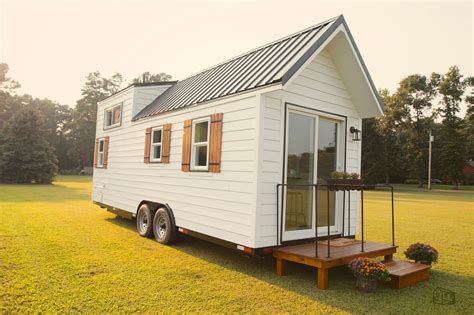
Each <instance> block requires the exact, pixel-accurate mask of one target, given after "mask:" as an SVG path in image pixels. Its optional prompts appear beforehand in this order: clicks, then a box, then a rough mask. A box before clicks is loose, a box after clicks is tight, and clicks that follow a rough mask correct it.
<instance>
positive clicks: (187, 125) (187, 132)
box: [181, 119, 193, 172]
mask: <svg viewBox="0 0 474 315" xmlns="http://www.w3.org/2000/svg"><path fill="white" fill-rule="evenodd" d="M192 125H193V121H192V120H191V119H188V120H185V121H184V126H183V156H182V158H181V170H182V171H183V172H189V165H190V163H191V130H192V128H191V127H192Z"/></svg>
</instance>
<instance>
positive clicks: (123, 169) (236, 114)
mask: <svg viewBox="0 0 474 315" xmlns="http://www.w3.org/2000/svg"><path fill="white" fill-rule="evenodd" d="M256 109H257V108H256V98H255V97H249V98H244V99H240V100H237V101H227V102H221V103H220V104H219V103H217V102H216V105H215V106H213V105H212V104H208V105H201V106H198V107H193V108H190V109H185V110H178V111H175V112H170V113H167V114H163V115H159V116H155V117H152V118H149V119H143V120H139V121H137V122H133V123H132V122H131V118H132V114H131V99H130V101H124V112H123V118H124V120H123V125H122V127H121V128H118V129H113V130H109V131H106V132H104V131H102V129H101V128H98V130H97V133H98V134H99V135H100V134H105V133H106V134H107V135H108V136H109V137H110V147H109V164H108V168H107V170H105V171H104V170H96V172H95V175H94V184H95V186H97V187H100V186H101V185H104V186H105V188H103V195H102V198H101V200H102V202H103V203H105V204H108V205H111V206H115V207H118V208H121V209H124V210H126V211H130V212H135V211H136V208H137V206H138V204H139V203H140V202H141V201H142V200H153V201H159V202H165V203H169V205H170V206H171V208H172V209H173V213H174V215H175V218H176V223H177V225H178V226H181V227H184V228H187V229H190V230H194V231H197V232H200V233H204V234H207V235H210V236H213V237H217V238H220V239H224V240H227V241H230V242H234V243H238V244H241V245H245V246H252V247H253V237H254V235H253V231H254V221H253V216H254V212H255V207H256V192H255V183H256V162H255V155H256V152H255V147H256V143H255V135H256ZM218 112H221V113H223V114H224V115H223V125H222V158H221V173H207V172H201V173H200V172H188V173H185V172H182V171H181V156H182V135H183V122H184V120H186V119H196V118H201V117H206V116H209V115H210V114H213V113H218ZM98 115H100V110H99V113H98ZM101 119H102V117H99V121H100V120H101ZM165 123H171V124H172V127H171V145H170V163H169V164H161V163H150V164H144V163H143V148H144V145H145V143H144V141H145V129H146V128H149V127H154V126H160V125H163V124H165ZM94 191H97V192H96V193H95V194H94V200H98V199H99V198H100V196H99V193H98V191H100V189H96V188H94ZM98 201H100V200H98Z"/></svg>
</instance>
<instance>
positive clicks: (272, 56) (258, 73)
mask: <svg viewBox="0 0 474 315" xmlns="http://www.w3.org/2000/svg"><path fill="white" fill-rule="evenodd" d="M336 20H337V21H340V22H341V23H342V22H343V21H344V18H343V17H342V15H341V16H339V17H336V18H333V19H330V20H328V21H325V22H322V23H320V24H317V25H315V26H312V27H310V28H307V29H305V30H303V31H300V32H297V33H295V34H292V35H289V36H287V37H284V38H282V39H279V40H277V41H274V42H272V43H269V44H267V45H264V46H261V47H259V48H257V49H254V50H252V51H250V52H247V53H245V54H242V55H240V56H237V57H235V58H233V59H230V60H228V61H225V62H223V63H220V64H218V65H216V66H214V67H211V68H208V69H206V70H204V71H201V72H198V73H197V74H194V75H192V76H190V77H188V78H186V79H184V80H182V81H178V82H177V83H176V84H174V85H173V86H171V87H170V88H168V89H167V90H166V91H165V92H164V93H163V94H161V95H159V96H158V97H157V98H156V99H155V100H154V101H153V102H152V103H151V104H150V105H148V106H147V107H145V108H144V109H143V110H142V111H140V112H139V113H138V114H137V115H135V117H133V120H138V119H142V118H145V117H149V116H154V115H158V114H160V113H164V112H168V111H172V110H176V109H180V108H183V107H187V106H191V105H195V104H198V103H202V102H206V101H210V100H214V99H217V98H220V97H224V96H228V95H232V94H236V93H240V92H244V91H248V90H252V89H255V88H260V87H263V86H266V85H271V84H274V83H277V82H281V81H282V80H283V81H285V80H286V79H287V78H288V77H289V76H291V75H292V74H294V72H295V71H296V70H297V68H299V66H301V64H302V63H303V62H304V61H305V60H306V59H307V58H309V57H305V56H309V55H310V54H312V52H314V51H315V50H316V48H317V47H316V46H319V45H320V44H321V42H322V41H324V40H325V39H326V38H327V36H329V32H332V30H329V29H328V28H327V27H326V26H328V25H329V24H331V23H332V22H334V21H336ZM336 24H337V25H339V24H340V23H332V25H331V26H330V29H334V28H335V27H336V26H337V25H336ZM323 29H325V31H324V32H321V31H322V30H323ZM326 30H327V31H326ZM318 42H319V45H318ZM302 54H303V55H302ZM302 59H304V60H302Z"/></svg>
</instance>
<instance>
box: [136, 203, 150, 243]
mask: <svg viewBox="0 0 474 315" xmlns="http://www.w3.org/2000/svg"><path fill="white" fill-rule="evenodd" d="M153 215H154V212H153V210H151V208H150V207H149V206H148V205H147V204H143V205H141V207H140V209H138V212H137V231H138V234H139V235H140V236H142V237H148V238H152V237H153Z"/></svg>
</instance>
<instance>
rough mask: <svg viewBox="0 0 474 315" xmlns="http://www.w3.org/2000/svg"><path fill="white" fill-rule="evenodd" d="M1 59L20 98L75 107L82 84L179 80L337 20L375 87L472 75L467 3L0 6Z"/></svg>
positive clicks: (14, 3)
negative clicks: (148, 77)
mask: <svg viewBox="0 0 474 315" xmlns="http://www.w3.org/2000/svg"><path fill="white" fill-rule="evenodd" d="M0 2H1V5H0V19H1V22H0V34H1V37H0V61H1V62H6V63H7V64H8V65H9V66H10V75H9V76H10V77H12V78H14V79H15V80H17V81H19V82H20V83H21V85H22V88H21V90H20V92H21V93H28V94H31V95H33V96H35V97H40V98H44V97H47V98H49V99H52V100H55V101H58V102H60V103H62V104H68V105H74V104H75V101H76V100H77V99H78V98H79V97H80V93H81V91H80V90H81V87H82V85H83V83H84V80H85V76H86V75H87V74H88V73H89V72H92V71H95V70H99V71H100V72H101V73H102V74H103V75H105V76H110V75H112V74H113V73H114V72H115V71H117V72H120V73H122V74H123V76H124V77H125V78H126V79H128V80H129V81H130V80H131V79H132V78H133V77H136V76H137V75H138V74H140V73H141V72H143V71H150V72H154V73H157V72H167V73H169V74H171V75H172V76H173V79H183V78H185V77H187V76H189V75H191V74H193V73H195V72H198V71H200V70H202V69H204V68H207V67H209V66H212V65H214V64H216V63H220V62H221V61H224V60H226V59H229V58H232V57H234V56H236V55H239V54H241V53H243V52H246V51H248V50H251V49H253V48H256V47H258V46H261V45H263V44H265V43H268V42H271V41H273V40H275V39H278V38H280V37H283V36H286V35H289V34H291V33H293V32H296V31H299V30H301V29H304V28H306V27H309V26H311V25H314V24H317V23H319V22H321V21H324V20H327V19H329V18H331V17H334V16H337V15H339V14H344V16H345V18H346V21H347V23H348V25H349V28H350V29H351V32H352V34H353V36H354V38H355V41H356V43H357V45H358V47H359V50H360V51H361V54H362V56H363V58H364V60H365V62H366V64H367V67H368V69H369V72H370V73H371V75H372V78H373V80H374V82H375V85H376V86H377V88H388V89H389V90H390V91H394V90H395V89H396V87H397V84H398V82H399V81H400V79H401V78H403V77H404V76H406V75H408V74H412V73H420V74H427V75H429V74H430V73H431V72H432V71H436V72H441V73H445V72H446V71H447V70H448V67H449V66H451V65H458V66H459V67H460V69H461V71H462V73H463V74H464V75H473V52H474V51H473V3H472V2H471V1H468V2H454V1H446V2H444V3H443V2H438V3H431V2H413V1H410V2H405V1H399V2H382V1H378V2H367V1H366V2H356V1H351V2H347V1H344V2H334V1H331V2H327V1H298V0H286V1H257V0H253V1H249V0H247V1H204V0H202V1H158V0H156V1H104V0H102V1H80V2H79V1H46V0H45V1H11V0H8V1H7V0H0Z"/></svg>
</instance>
